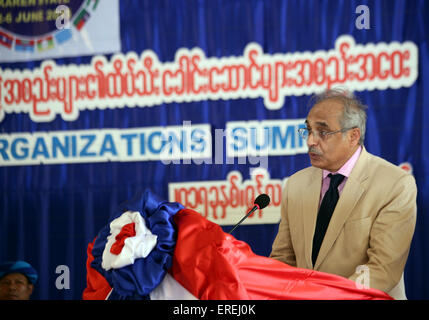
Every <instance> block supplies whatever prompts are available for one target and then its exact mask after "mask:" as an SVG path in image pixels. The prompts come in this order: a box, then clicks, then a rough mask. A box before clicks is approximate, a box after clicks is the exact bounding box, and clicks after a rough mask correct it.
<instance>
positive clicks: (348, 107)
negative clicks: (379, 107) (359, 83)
mask: <svg viewBox="0 0 429 320" xmlns="http://www.w3.org/2000/svg"><path fill="white" fill-rule="evenodd" d="M329 99H335V100H338V101H340V102H342V104H343V106H344V111H343V114H342V116H341V117H340V119H339V123H340V125H341V128H359V129H360V139H359V144H360V145H361V146H363V142H364V140H365V131H366V109H368V106H366V105H364V104H363V103H362V102H361V101H360V100H359V99H358V98H356V96H355V95H353V93H352V92H350V91H348V90H346V89H342V88H333V89H328V90H326V91H324V92H322V93H320V94H315V95H314V96H313V97H312V98H311V99H310V103H311V105H312V106H314V105H315V104H318V103H320V102H322V101H325V100H329Z"/></svg>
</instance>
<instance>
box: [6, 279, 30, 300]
mask: <svg viewBox="0 0 429 320" xmlns="http://www.w3.org/2000/svg"><path fill="white" fill-rule="evenodd" d="M33 288H34V286H33V285H32V284H31V283H30V282H28V279H27V277H26V276H24V275H23V274H21V273H10V274H8V275H6V276H4V277H3V278H1V279H0V300H29V299H30V295H31V293H32V292H33Z"/></svg>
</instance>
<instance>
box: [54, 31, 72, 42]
mask: <svg viewBox="0 0 429 320" xmlns="http://www.w3.org/2000/svg"><path fill="white" fill-rule="evenodd" d="M71 38H72V32H71V30H70V29H63V30H61V31H60V32H58V33H56V34H55V40H56V41H57V43H58V44H61V43H64V42H66V41H68V40H70V39H71Z"/></svg>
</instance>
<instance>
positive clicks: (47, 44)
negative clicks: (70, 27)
mask: <svg viewBox="0 0 429 320" xmlns="http://www.w3.org/2000/svg"><path fill="white" fill-rule="evenodd" d="M53 47H54V38H53V37H52V36H49V37H46V38H44V39H39V40H37V50H38V51H46V50H50V49H52V48H53Z"/></svg>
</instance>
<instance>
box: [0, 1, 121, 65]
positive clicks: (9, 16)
mask: <svg viewBox="0 0 429 320" xmlns="http://www.w3.org/2000/svg"><path fill="white" fill-rule="evenodd" d="M120 49H121V45H120V34H119V1H118V0H104V1H100V0H73V1H71V0H58V1H31V0H28V1H0V62H19V61H34V60H44V59H48V58H60V57H74V56H84V55H94V54H99V53H103V54H105V53H115V52H118V51H120Z"/></svg>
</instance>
